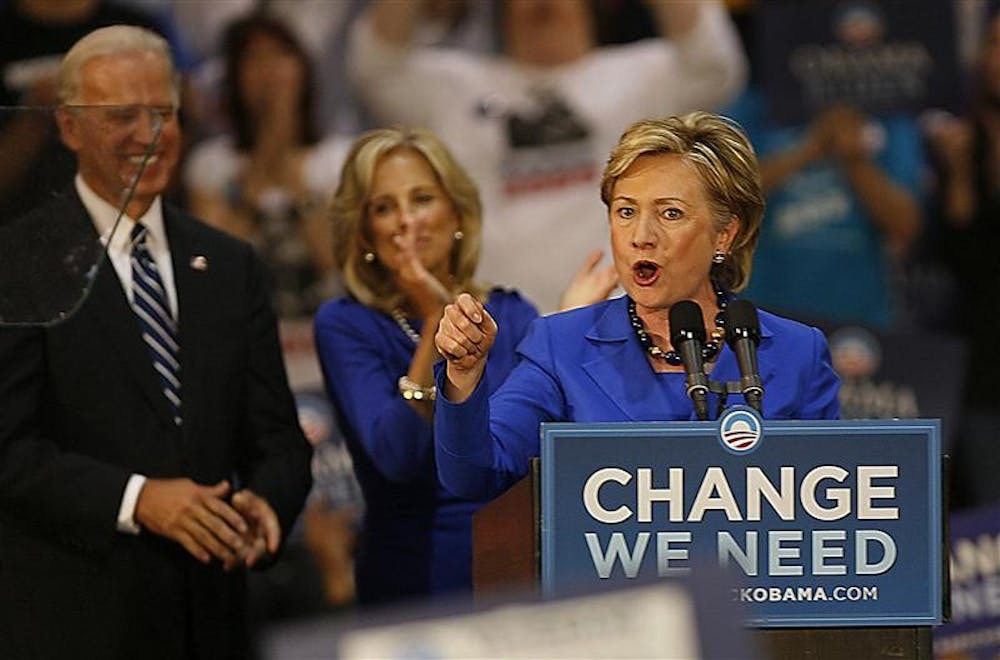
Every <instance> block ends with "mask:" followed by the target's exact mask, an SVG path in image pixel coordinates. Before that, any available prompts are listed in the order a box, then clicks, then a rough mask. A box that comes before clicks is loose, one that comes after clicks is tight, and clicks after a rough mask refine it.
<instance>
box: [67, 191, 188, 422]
mask: <svg viewBox="0 0 1000 660" xmlns="http://www.w3.org/2000/svg"><path fill="white" fill-rule="evenodd" d="M72 199H75V200H76V204H75V205H71V206H70V208H74V209H75V213H76V215H77V218H78V221H79V222H81V223H86V224H87V225H88V226H91V227H92V222H91V220H90V217H89V216H88V215H87V212H86V211H85V210H84V208H83V204H82V202H80V201H79V198H78V197H76V195H75V192H74V193H73V197H72ZM123 222H125V221H124V220H123ZM94 235H95V238H96V233H95V234H94ZM84 310H86V311H87V313H88V314H90V315H91V317H92V318H93V319H95V323H96V324H97V325H99V326H100V327H101V328H102V335H103V337H104V338H105V339H106V341H107V343H108V347H109V350H108V356H109V359H114V360H118V361H119V362H120V363H121V364H122V365H123V366H124V367H125V371H126V372H128V374H129V375H130V376H131V377H132V379H133V380H134V381H135V383H136V386H137V387H138V389H139V391H140V392H141V393H142V396H143V397H144V398H145V399H146V400H147V401H148V402H149V404H150V406H151V407H152V408H153V410H154V411H156V414H157V415H158V416H159V417H161V418H162V420H163V421H164V422H167V423H171V419H172V415H171V413H170V408H169V406H167V401H166V397H165V396H164V395H163V388H162V386H161V385H160V381H159V379H158V377H157V375H156V372H155V371H154V370H153V362H152V359H151V358H150V357H149V350H148V349H147V347H146V344H145V343H144V342H143V340H142V333H141V331H140V330H139V324H138V322H137V321H136V318H135V312H133V311H132V307H131V306H130V305H129V303H128V298H127V297H126V295H125V292H124V291H123V290H122V285H121V281H120V280H119V279H118V274H117V273H115V269H114V266H112V264H111V260H110V258H109V257H108V255H107V253H106V252H105V253H103V254H102V255H101V257H100V261H99V262H98V267H97V275H96V277H95V278H94V284H93V287H92V288H91V290H90V294H89V297H88V299H87V301H86V304H84V306H83V307H82V308H81V312H83V311H84Z"/></svg>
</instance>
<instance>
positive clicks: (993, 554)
mask: <svg viewBox="0 0 1000 660" xmlns="http://www.w3.org/2000/svg"><path fill="white" fill-rule="evenodd" d="M949 525H950V527H951V530H950V537H951V621H950V622H949V623H947V624H945V625H943V626H941V627H940V628H938V629H937V630H935V631H934V657H936V658H939V659H940V660H959V659H961V660H995V659H996V658H998V657H1000V507H998V506H991V507H984V508H981V509H975V510H969V511H961V512H958V513H953V514H952V515H951V518H950V520H949Z"/></svg>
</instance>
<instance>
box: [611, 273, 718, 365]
mask: <svg viewBox="0 0 1000 660" xmlns="http://www.w3.org/2000/svg"><path fill="white" fill-rule="evenodd" d="M712 288H713V289H714V290H715V304H716V305H718V307H719V313H718V314H716V315H715V328H714V329H713V330H712V336H711V338H709V340H708V341H706V342H705V345H704V346H702V347H701V358H702V359H703V360H704V361H705V362H710V361H711V360H712V359H713V358H715V356H716V355H718V354H719V349H720V348H722V342H723V341H724V340H725V338H726V317H725V311H726V307H727V306H728V305H729V296H728V295H727V294H726V292H725V290H724V289H723V288H722V287H721V286H719V284H718V283H717V282H716V281H715V280H712ZM628 319H629V322H630V323H631V324H632V329H633V330H635V336H636V337H637V338H638V339H639V343H640V344H642V347H643V348H644V349H645V350H646V352H647V353H648V354H649V355H650V356H652V357H654V358H657V359H659V360H663V361H664V362H666V363H667V364H669V365H671V366H674V367H679V366H680V365H681V364H683V360H681V356H680V354H679V353H678V352H677V351H675V350H673V349H671V350H669V351H663V350H661V349H660V347H659V346H657V345H656V344H654V343H653V339H652V338H651V337H650V336H649V333H648V332H646V325H645V324H644V323H643V322H642V319H641V318H639V314H638V313H636V311H635V301H634V300H632V299H631V298H629V299H628Z"/></svg>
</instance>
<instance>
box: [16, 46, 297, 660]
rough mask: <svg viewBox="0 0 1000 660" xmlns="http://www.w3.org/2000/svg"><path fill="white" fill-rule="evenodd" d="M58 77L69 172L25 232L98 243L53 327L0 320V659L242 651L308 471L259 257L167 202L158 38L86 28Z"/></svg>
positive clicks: (171, 107) (168, 165)
mask: <svg viewBox="0 0 1000 660" xmlns="http://www.w3.org/2000/svg"><path fill="white" fill-rule="evenodd" d="M59 92H60V100H61V101H62V107H61V108H60V110H59V113H58V120H59V129H60V135H61V137H62V139H63V142H64V143H65V144H66V145H67V146H68V147H69V148H70V149H71V150H72V151H73V152H74V153H75V155H76V158H77V166H78V170H77V172H78V173H77V177H76V180H75V182H74V186H73V187H72V189H71V190H70V191H68V192H67V194H66V195H65V196H64V197H63V198H61V199H58V200H56V201H54V202H53V203H51V204H49V205H48V206H46V207H44V208H42V209H39V210H38V211H36V212H35V213H33V214H32V215H31V216H30V217H29V218H28V219H27V220H26V221H25V223H22V225H21V226H22V227H28V228H30V232H31V235H34V236H37V237H51V238H52V240H51V245H52V247H53V249H54V250H55V251H56V252H58V251H59V250H62V249H64V248H65V246H66V245H77V246H79V245H83V246H90V249H91V251H93V252H98V253H99V248H95V247H93V246H100V245H106V246H107V255H106V256H107V258H106V259H104V260H103V261H99V267H98V268H97V269H96V270H88V269H83V270H82V278H83V280H81V281H84V280H85V283H86V285H87V286H88V287H89V289H90V291H89V295H88V296H87V297H86V298H85V299H84V301H83V303H82V304H81V305H80V306H79V307H78V308H77V309H76V310H75V312H74V313H72V314H70V315H68V317H67V318H66V319H65V320H63V321H61V322H60V323H58V324H57V325H54V326H46V327H37V328H27V329H25V328H20V329H11V328H6V329H2V330H0V655H3V656H4V657H7V658H11V657H17V658H20V657H30V658H48V657H89V658H117V657H130V658H131V657H144V658H147V657H170V658H224V657H242V656H245V655H246V654H247V653H248V642H247V637H248V636H247V631H246V628H245V624H244V617H243V600H244V579H245V575H244V569H245V568H247V567H252V566H254V565H256V564H259V563H261V562H262V561H264V560H266V559H267V558H268V557H269V556H272V555H274V554H275V553H276V552H277V551H278V550H279V546H280V544H281V540H282V535H283V533H284V532H287V531H288V530H289V529H290V528H291V526H292V523H293V522H294V519H295V517H296V515H297V514H298V512H299V510H300V509H301V507H302V504H303V502H304V499H305V496H306V494H307V492H308V490H309V486H310V473H309V461H310V449H309V445H308V443H307V442H306V440H305V438H304V437H303V435H302V433H301V431H300V429H299V427H298V424H297V420H296V414H295V407H294V403H293V400H292V396H291V394H290V392H289V389H288V385H287V382H286V379H285V375H284V369H283V365H282V361H281V354H280V349H279V345H278V340H277V330H276V324H275V320H274V316H273V314H272V312H271V311H270V309H269V306H268V302H267V300H268V298H267V293H266V290H265V286H264V284H263V280H264V276H263V271H262V268H261V266H260V264H259V262H258V261H257V259H256V258H255V256H254V254H253V251H252V249H251V248H250V246H248V245H246V244H244V243H242V242H239V241H237V240H235V239H233V238H230V237H228V236H226V235H224V234H222V233H220V232H218V231H215V230H213V229H211V228H209V227H207V226H205V225H203V224H202V223H200V222H198V221H196V220H194V219H193V218H191V217H189V216H187V215H185V214H184V213H182V212H180V211H178V210H176V209H173V208H170V207H168V206H165V205H163V204H162V203H161V200H160V194H161V193H162V191H163V190H164V189H165V188H166V186H167V184H168V182H169V180H170V177H171V175H172V173H173V171H174V169H175V167H176V164H177V161H178V158H179V152H180V128H179V126H178V122H177V104H178V87H177V78H176V75H175V73H174V70H173V66H172V64H171V58H170V51H169V48H168V47H167V45H166V43H165V42H164V41H163V40H162V39H161V38H160V37H158V36H156V35H155V34H153V33H151V32H148V31H146V30H143V29H141V28H134V27H124V26H114V27H111V28H102V29H100V30H96V31H94V32H92V33H90V34H89V35H88V36H86V37H84V38H83V39H81V40H80V41H79V42H77V44H76V45H75V46H74V47H73V49H71V50H70V52H69V53H67V55H66V57H65V59H64V61H63V65H62V69H61V72H60V90H59ZM133 188H134V191H131V194H130V189H133ZM122 205H123V206H124V211H125V215H123V216H122V218H121V220H120V222H117V228H116V229H114V231H112V228H114V227H115V226H116V218H117V216H118V212H117V209H118V208H119V207H121V206H122ZM24 235H28V234H27V233H26V234H24ZM74 237H78V238H79V240H75V239H74ZM67 238H70V239H73V240H66V239H67ZM84 251H85V252H86V250H84ZM79 256H80V255H79V254H76V255H75V257H74V258H76V257H79ZM43 262H44V260H43ZM45 263H53V264H63V265H65V264H66V263H67V260H65V259H62V258H61V255H60V254H55V255H54V257H52V258H50V259H49V260H48V261H47V262H45ZM63 276H65V278H68V281H70V282H72V281H73V278H75V277H78V276H79V274H74V273H68V274H66V273H64V274H63ZM48 277H49V278H50V279H51V281H58V280H59V279H60V277H61V276H60V275H59V274H53V273H49V274H48ZM4 286H10V282H7V283H4V282H0V289H2V288H3V287H4Z"/></svg>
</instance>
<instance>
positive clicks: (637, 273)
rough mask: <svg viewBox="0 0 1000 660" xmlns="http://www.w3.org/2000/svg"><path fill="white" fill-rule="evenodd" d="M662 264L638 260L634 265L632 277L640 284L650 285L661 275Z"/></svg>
mask: <svg viewBox="0 0 1000 660" xmlns="http://www.w3.org/2000/svg"><path fill="white" fill-rule="evenodd" d="M660 270H661V269H660V266H659V264H655V263H653V262H652V261H637V262H636V263H635V264H633V266H632V279H633V280H635V283H636V284H638V285H639V286H649V285H650V284H652V283H653V282H655V281H656V280H658V279H659V277H660Z"/></svg>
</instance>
